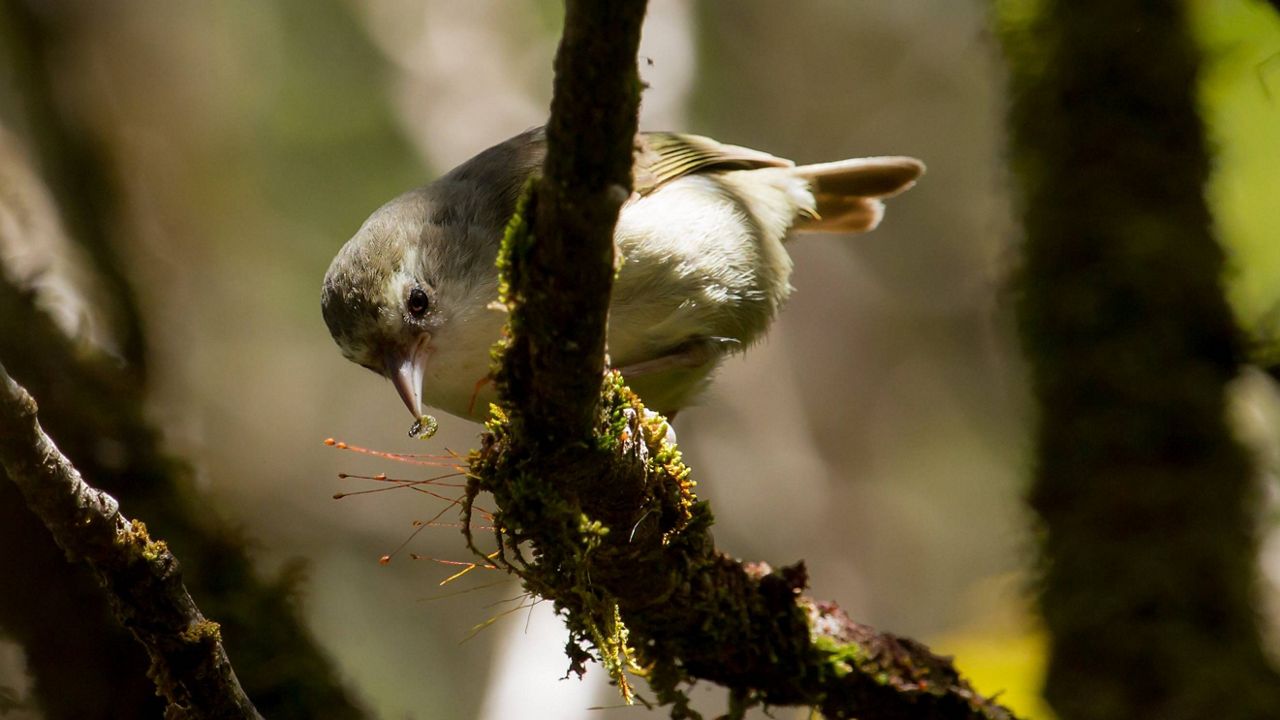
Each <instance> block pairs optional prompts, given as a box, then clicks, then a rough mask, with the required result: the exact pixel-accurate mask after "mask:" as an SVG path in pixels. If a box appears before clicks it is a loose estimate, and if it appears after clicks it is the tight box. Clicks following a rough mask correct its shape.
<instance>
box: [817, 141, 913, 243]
mask: <svg viewBox="0 0 1280 720" xmlns="http://www.w3.org/2000/svg"><path fill="white" fill-rule="evenodd" d="M794 172H795V174H796V175H798V176H799V177H801V178H804V179H805V180H807V181H808V182H809V187H810V189H811V190H812V191H813V198H814V200H815V202H816V205H817V213H816V217H813V218H810V219H805V220H802V221H801V222H799V223H798V224H797V225H796V228H795V229H796V230H799V231H801V232H866V231H868V230H873V229H875V227H876V226H877V225H879V224H880V219H881V218H882V217H884V204H883V203H882V202H880V200H881V199H883V198H888V197H893V196H894V195H897V194H898V193H900V192H903V191H904V190H907V189H908V188H910V187H911V186H912V185H914V184H915V183H916V179H917V178H919V177H920V176H921V175H922V174H924V163H922V162H920V161H919V160H916V159H915V158H909V157H873V158H855V159H852V160H840V161H837V162H829V163H820V164H817V165H802V166H800V167H797V168H795V170H794Z"/></svg>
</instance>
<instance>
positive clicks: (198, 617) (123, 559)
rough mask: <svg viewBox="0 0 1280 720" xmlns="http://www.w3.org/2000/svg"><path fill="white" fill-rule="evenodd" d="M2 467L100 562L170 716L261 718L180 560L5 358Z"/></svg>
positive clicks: (70, 548)
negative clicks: (62, 435) (89, 463)
mask: <svg viewBox="0 0 1280 720" xmlns="http://www.w3.org/2000/svg"><path fill="white" fill-rule="evenodd" d="M0 465H2V466H3V467H4V470H5V472H6V473H7V474H8V475H9V478H10V479H12V480H13V482H14V483H15V484H16V485H17V486H18V488H19V490H20V491H21V492H22V495H23V497H24V498H25V499H26V501H27V505H28V506H29V507H30V508H31V509H32V510H33V511H35V513H36V514H37V515H38V516H39V517H40V519H41V520H42V521H43V522H44V524H45V526H46V527H48V528H49V531H50V532H51V533H52V534H53V536H54V539H55V540H57V542H58V545H60V546H61V547H62V549H63V550H65V551H66V552H67V554H68V555H69V556H71V557H73V558H75V559H80V560H84V561H85V562H87V563H88V564H89V565H90V567H92V568H93V571H94V573H95V574H96V575H97V577H98V579H99V581H100V582H101V583H102V586H103V587H104V588H105V589H106V590H107V592H108V595H109V596H110V597H111V599H112V602H113V605H114V607H115V609H116V613H117V615H118V617H119V618H120V621H121V623H123V624H124V625H125V627H127V628H129V629H130V630H131V631H132V632H133V634H134V636H135V637H136V638H137V639H138V641H139V642H141V643H142V644H143V645H144V646H145V647H146V649H147V653H148V655H149V656H150V657H151V670H150V673H149V674H150V676H151V678H152V680H153V681H154V682H155V685H156V691H157V693H159V694H160V695H161V696H163V697H164V698H165V699H166V700H167V702H168V708H167V709H166V712H165V715H166V717H168V718H172V719H176V718H193V719H195V718H210V719H211V720H213V719H215V718H260V717H261V716H259V715H258V712H257V710H255V709H254V707H253V704H252V703H251V702H250V701H249V699H248V697H246V696H245V694H244V691H243V690H242V689H241V687H240V682H239V681H238V680H237V679H236V675H235V672H234V671H233V670H232V668H231V662H230V661H229V660H228V659H227V654H226V651H225V650H223V647H222V639H221V636H220V634H219V630H218V624H217V623H214V622H211V621H209V620H207V619H206V618H205V617H204V615H202V614H201V613H200V609H199V608H197V607H196V605H195V602H194V601H193V600H192V599H191V595H190V594H188V593H187V589H186V587H185V586H183V584H182V576H181V574H180V572H179V570H178V561H177V560H176V559H175V558H174V557H173V554H172V553H171V552H169V548H168V546H167V545H165V543H164V542H163V541H155V540H152V539H151V538H150V537H148V535H147V530H146V528H145V527H144V526H143V525H142V523H140V522H137V521H131V520H129V519H128V518H127V517H125V516H124V515H123V514H121V512H120V508H119V504H118V503H117V502H116V500H115V498H113V497H111V496H110V495H108V494H106V493H104V492H102V491H100V490H97V489H95V488H93V487H90V486H89V485H88V484H87V483H86V482H85V481H84V480H83V479H82V478H81V477H80V472H79V471H78V470H76V469H75V467H74V466H73V465H72V464H71V461H69V460H67V458H66V457H65V456H63V454H62V453H61V452H59V451H58V448H57V446H55V445H54V443H53V441H52V440H51V439H49V436H48V435H45V433H44V431H43V430H42V429H41V428H40V423H39V421H38V420H37V418H36V403H35V401H34V400H33V399H32V398H31V395H30V394H28V393H27V391H26V390H25V389H24V388H23V387H22V386H20V385H18V384H17V383H16V382H14V380H13V378H11V377H9V374H8V372H7V371H5V369H4V366H3V365H0Z"/></svg>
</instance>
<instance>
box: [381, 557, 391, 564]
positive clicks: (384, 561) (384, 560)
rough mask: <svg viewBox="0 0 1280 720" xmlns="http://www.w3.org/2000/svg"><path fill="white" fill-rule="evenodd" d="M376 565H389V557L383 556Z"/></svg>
mask: <svg viewBox="0 0 1280 720" xmlns="http://www.w3.org/2000/svg"><path fill="white" fill-rule="evenodd" d="M378 564H379V565H390V564H391V556H390V555H383V556H382V557H380V558H378Z"/></svg>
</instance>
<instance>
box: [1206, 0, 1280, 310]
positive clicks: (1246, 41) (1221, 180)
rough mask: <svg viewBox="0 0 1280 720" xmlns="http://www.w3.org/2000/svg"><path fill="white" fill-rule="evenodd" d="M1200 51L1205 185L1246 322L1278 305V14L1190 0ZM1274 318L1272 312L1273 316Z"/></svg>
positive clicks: (1233, 0)
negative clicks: (1210, 153)
mask: <svg viewBox="0 0 1280 720" xmlns="http://www.w3.org/2000/svg"><path fill="white" fill-rule="evenodd" d="M1188 6H1189V7H1190V9H1191V17H1192V21H1193V22H1192V27H1193V28H1194V30H1195V31H1196V33H1197V38H1198V39H1199V41H1200V44H1201V47H1202V49H1203V51H1204V60H1205V61H1204V64H1203V66H1202V68H1201V76H1200V96H1201V114H1202V117H1203V119H1204V121H1205V125H1206V126H1207V128H1208V133H1209V139H1210V142H1211V147H1212V148H1213V150H1214V151H1215V165H1214V172H1213V177H1212V180H1211V181H1210V185H1209V188H1208V193H1209V202H1210V206H1211V207H1212V209H1213V211H1214V216H1215V218H1216V221H1217V224H1218V229H1219V234H1220V239H1221V240H1222V242H1223V243H1224V244H1225V245H1226V246H1227V248H1228V250H1229V251H1230V252H1231V253H1232V255H1233V262H1232V271H1233V275H1232V277H1231V278H1230V294H1231V301H1232V302H1233V304H1234V305H1235V308H1236V311H1237V313H1238V314H1239V316H1240V317H1241V319H1242V322H1243V323H1244V324H1245V326H1246V327H1249V328H1251V329H1255V330H1259V331H1261V332H1262V333H1263V334H1267V335H1270V334H1273V333H1274V331H1275V328H1256V327H1254V326H1255V324H1256V323H1257V322H1259V321H1260V319H1261V318H1264V317H1271V313H1272V312H1273V311H1274V310H1276V309H1277V307H1278V306H1280V14H1278V13H1276V11H1275V10H1274V8H1272V7H1271V6H1269V5H1267V4H1266V3H1263V2H1260V1H1259V0H1197V1H1196V2H1191V3H1188ZM1272 319H1273V320H1274V317H1272Z"/></svg>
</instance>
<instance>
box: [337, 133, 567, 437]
mask: <svg viewBox="0 0 1280 720" xmlns="http://www.w3.org/2000/svg"><path fill="white" fill-rule="evenodd" d="M541 159H542V142H541V134H540V133H539V132H537V131H532V132H529V133H525V134H523V135H518V136H516V137H515V138H512V139H511V140H508V141H507V142H505V143H502V144H501V145H497V146H495V147H492V148H490V149H488V150H486V151H484V152H483V153H481V154H479V155H477V156H476V157H474V158H472V159H471V160H470V161H468V162H467V163H465V164H463V165H461V166H459V167H457V168H455V169H454V170H453V171H451V172H450V173H448V174H447V175H445V176H444V177H442V178H440V179H439V180H437V181H436V182H434V183H432V184H430V185H428V186H426V187H423V188H419V189H417V190H413V191H410V192H408V193H405V194H404V195H401V196H400V197H398V198H396V199H394V200H392V201H391V202H389V203H387V204H386V205H384V206H382V207H381V208H379V209H378V210H377V211H376V212H374V213H373V215H371V216H370V217H369V219H368V220H366V221H365V223H364V225H363V226H361V228H360V230H359V231H357V232H356V234H355V236H354V237H352V238H351V239H350V240H349V241H347V244H346V245H344V246H343V247H342V249H341V250H340V251H339V252H338V255H337V257H335V258H334V259H333V263H332V264H330V266H329V271H328V273H326V275H325V278H324V289H323V291H322V294H321V308H322V310H323V312H324V320H325V323H326V324H327V325H328V326H329V332H330V333H331V334H332V335H333V339H334V340H335V341H336V342H337V343H338V347H339V348H341V349H342V354H343V355H344V356H346V358H347V359H348V360H351V361H352V362H355V363H358V364H360V365H363V366H364V367H366V368H369V369H370V370H372V371H374V372H376V373H378V374H380V375H384V376H386V377H387V378H389V379H390V380H391V381H392V383H394V384H395V386H396V390H397V391H398V392H399V393H400V397H401V398H402V399H403V400H404V402H405V405H407V406H408V407H409V410H410V412H412V413H413V414H414V416H415V417H417V416H419V415H421V412H422V401H423V379H424V377H425V376H427V375H430V376H431V377H435V378H437V379H438V380H439V381H452V380H454V378H453V377H452V376H451V373H459V374H464V375H465V378H466V379H463V380H460V381H458V382H437V384H444V385H451V386H457V385H459V383H460V386H466V387H468V388H470V387H471V386H472V385H474V383H475V381H476V380H479V379H481V378H483V377H484V375H485V373H486V372H487V367H488V347H489V345H490V344H492V343H493V341H494V340H496V339H497V330H496V328H497V326H498V325H500V322H501V321H500V318H498V319H497V320H495V319H494V313H492V312H489V313H488V315H487V316H486V314H485V312H486V311H485V310H484V308H485V307H486V306H487V305H488V304H489V303H490V302H491V301H493V300H494V299H496V283H497V272H496V270H495V268H494V260H495V259H496V257H497V252H498V244H499V242H500V241H501V237H502V231H503V228H504V227H505V225H506V222H507V220H508V218H509V217H510V215H511V213H512V212H513V211H514V208H515V203H516V198H517V196H518V194H519V192H520V189H521V187H523V185H524V182H525V179H526V178H527V177H528V176H529V174H530V173H531V172H532V171H533V169H534V168H536V167H537V166H538V165H539V164H540V163H541ZM429 366H434V367H429ZM476 366H479V369H477V367H476ZM477 373H478V374H479V377H476V378H470V375H473V374H477ZM435 389H437V390H441V391H443V390H444V389H448V390H454V389H456V388H453V387H450V388H443V389H442V388H435ZM430 395H431V392H428V396H430ZM437 397H440V396H439V394H438V393H437ZM432 404H436V405H437V406H440V407H443V408H444V409H446V410H449V411H450V412H458V410H457V405H458V403H457V402H456V401H453V402H452V404H450V401H449V398H440V399H439V400H437V401H433V403H432ZM464 407H465V405H464Z"/></svg>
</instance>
